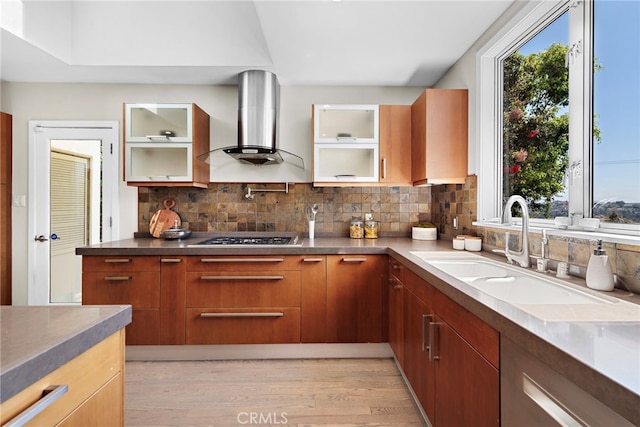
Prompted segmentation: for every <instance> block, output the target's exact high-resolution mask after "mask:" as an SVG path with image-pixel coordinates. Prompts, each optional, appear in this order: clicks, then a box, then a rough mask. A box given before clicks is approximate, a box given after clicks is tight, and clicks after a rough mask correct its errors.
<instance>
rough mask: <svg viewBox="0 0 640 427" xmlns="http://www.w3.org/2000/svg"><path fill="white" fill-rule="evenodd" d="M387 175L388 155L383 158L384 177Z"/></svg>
mask: <svg viewBox="0 0 640 427" xmlns="http://www.w3.org/2000/svg"><path fill="white" fill-rule="evenodd" d="M386 177H387V159H386V157H383V158H382V179H385V178H386Z"/></svg>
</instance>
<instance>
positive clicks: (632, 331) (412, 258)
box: [76, 233, 640, 425]
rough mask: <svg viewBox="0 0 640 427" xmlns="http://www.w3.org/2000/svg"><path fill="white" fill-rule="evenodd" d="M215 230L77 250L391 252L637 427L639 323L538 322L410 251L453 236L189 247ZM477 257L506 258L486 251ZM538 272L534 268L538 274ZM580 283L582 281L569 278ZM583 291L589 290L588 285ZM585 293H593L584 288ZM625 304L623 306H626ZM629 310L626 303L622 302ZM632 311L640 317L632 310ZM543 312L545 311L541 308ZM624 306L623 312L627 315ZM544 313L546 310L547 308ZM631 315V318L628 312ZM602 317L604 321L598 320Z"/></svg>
mask: <svg viewBox="0 0 640 427" xmlns="http://www.w3.org/2000/svg"><path fill="white" fill-rule="evenodd" d="M211 235H213V234H212V233H194V235H193V236H192V237H191V238H189V239H187V240H184V241H166V240H162V239H153V238H135V239H133V238H132V239H126V240H121V241H116V242H110V243H104V244H101V245H94V246H88V247H83V248H78V249H77V250H76V253H77V254H78V255H101V256H105V255H106V256H109V255H111V256H117V255H124V256H126V255H131V256H133V255H156V256H160V255H173V256H176V255H306V254H316V255H317V254H326V255H330V254H345V255H346V254H389V255H392V256H393V257H394V258H396V259H397V260H398V261H400V262H401V263H402V264H403V265H405V267H407V268H408V269H410V270H411V271H413V272H414V273H416V274H417V275H418V276H420V277H422V278H423V279H425V280H426V281H428V282H429V283H431V284H432V285H433V286H434V287H435V288H436V289H438V290H439V291H441V292H443V293H444V294H446V295H447V296H449V297H450V298H451V299H453V300H454V301H456V302H458V303H459V304H460V305H462V306H464V307H465V308H466V309H467V310H469V311H470V312H472V313H474V314H475V315H476V316H478V317H479V318H481V319H482V320H483V321H485V322H487V323H488V324H489V325H491V326H492V327H494V328H495V329H497V330H498V331H499V332H500V333H501V335H502V336H505V337H508V338H509V339H511V340H512V341H514V342H516V343H517V344H519V345H520V346H522V347H523V348H525V349H526V350H527V351H529V352H530V353H532V354H533V355H535V356H536V357H538V358H539V359H540V360H542V361H543V362H545V363H546V364H548V365H549V366H551V367H552V368H554V369H556V370H557V371H558V372H559V373H561V374H562V375H564V376H566V377H567V378H568V379H570V380H571V381H573V382H574V383H576V384H577V385H579V386H580V387H582V388H583V389H585V390H586V391H587V392H589V393H590V394H592V395H593V396H595V397H596V398H598V399H599V400H600V401H602V402H603V403H605V404H607V405H608V406H610V407H611V408H612V409H614V410H615V411H616V412H618V413H620V414H621V415H623V416H625V417H626V418H628V419H629V420H630V421H632V422H633V423H635V424H637V425H640V411H638V410H637V408H638V407H640V321H637V320H632V321H629V320H628V319H622V318H621V319H616V318H615V316H613V318H612V317H611V316H610V315H609V316H605V317H604V318H602V319H600V318H590V317H589V315H585V313H584V312H580V311H575V313H573V314H574V315H575V316H574V317H571V316H569V315H568V314H570V313H571V310H567V307H566V306H558V310H560V311H561V313H559V314H558V316H559V317H557V318H556V319H554V320H553V321H549V320H542V318H539V317H536V316H533V315H531V314H529V313H527V312H526V311H524V310H522V309H520V308H519V307H517V306H515V305H512V304H509V303H507V302H504V301H501V300H499V299H496V298H493V297H491V296H489V295H487V294H484V293H482V292H480V291H478V290H476V289H475V288H473V287H471V286H469V285H467V284H465V283H464V282H462V281H460V280H458V279H456V278H455V277H453V276H450V275H448V274H446V273H444V272H442V271H441V270H438V269H437V268H435V267H433V266H431V265H430V264H428V263H427V262H425V261H424V260H423V259H421V258H420V257H418V256H416V255H414V254H412V252H416V251H419V252H442V251H448V252H453V250H452V249H451V241H446V240H438V241H421V240H412V239H410V238H406V237H397V238H396V237H394V238H379V239H349V238H345V237H316V239H313V240H309V239H303V240H302V242H301V244H300V245H298V246H284V247H282V246H278V247H256V246H251V247H192V246H190V245H192V244H194V243H197V242H199V241H201V240H204V239H205V238H208V237H209V236H211ZM475 254H480V255H482V256H485V257H488V258H492V259H494V260H498V261H500V262H504V258H500V257H497V256H495V255H493V254H491V253H488V252H484V251H483V252H479V253H478V252H477V253H475ZM536 274H537V273H536ZM568 281H569V282H571V283H572V284H574V285H578V286H582V287H585V285H584V280H582V279H579V278H571V279H568ZM585 288H586V287H585ZM588 291H589V292H592V293H593V292H596V293H598V291H593V290H588ZM599 294H601V295H607V296H614V297H617V298H619V299H622V300H624V301H626V302H631V303H634V304H640V295H635V294H630V293H627V292H624V291H621V290H618V289H616V290H614V291H613V292H599ZM626 302H625V304H626ZM626 308H627V309H628V308H629V307H628V306H627V307H626ZM635 308H637V310H638V311H637V314H638V315H637V316H636V313H635V311H634V309H635ZM545 309H547V312H548V310H549V308H547V307H545ZM628 313H629V310H627V314H628ZM547 314H548V313H547ZM627 317H628V316H627ZM631 317H632V318H634V319H635V318H638V319H640V306H638V305H636V306H635V307H633V306H632V308H631ZM603 319H606V320H603Z"/></svg>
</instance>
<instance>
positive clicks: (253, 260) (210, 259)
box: [200, 258, 284, 262]
mask: <svg viewBox="0 0 640 427" xmlns="http://www.w3.org/2000/svg"><path fill="white" fill-rule="evenodd" d="M283 261H284V258H223V259H220V258H201V259H200V262H283Z"/></svg>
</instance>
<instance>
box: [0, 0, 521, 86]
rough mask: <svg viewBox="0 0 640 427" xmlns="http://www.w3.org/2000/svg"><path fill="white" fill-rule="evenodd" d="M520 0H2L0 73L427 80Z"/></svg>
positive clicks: (303, 81) (195, 79) (95, 78)
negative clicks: (252, 73)
mask: <svg viewBox="0 0 640 427" xmlns="http://www.w3.org/2000/svg"><path fill="white" fill-rule="evenodd" d="M512 1H513V0H495V1H489V0H466V1H463V0H440V1H438V0H423V1H419V0H413V1H399V0H396V1H380V0H378V1H366V0H343V1H332V0H297V1H283V0H278V1H271V0H255V1H246V0H235V1H216V0H197V1H187V0H182V1H151V0H141V1H91V0H76V1H31V0H22V1H21V0H0V26H1V27H2V29H1V30H0V37H1V40H0V43H1V44H0V47H1V50H0V60H1V64H0V65H1V66H0V79H2V80H4V81H14V82H92V83H155V84H212V85H218V84H223V85H225V84H236V83H237V75H238V73H240V72H242V71H244V70H248V69H264V70H269V71H272V72H274V73H275V74H276V75H277V76H278V79H279V81H280V84H282V85H290V86H293V85H332V86H342V85H344V86H432V85H433V84H434V83H435V82H436V81H437V80H438V79H439V78H440V77H441V76H442V75H443V74H444V73H445V72H446V71H447V70H448V69H449V68H450V67H451V65H453V64H454V63H455V62H456V61H457V59H458V58H459V57H460V56H461V55H462V54H464V52H465V51H466V50H467V49H468V48H469V47H470V46H471V45H472V44H473V43H474V42H475V41H476V40H477V39H478V38H479V37H480V36H481V35H482V34H483V33H484V31H485V30H486V29H487V28H488V27H489V26H490V25H491V24H492V23H493V22H494V21H495V20H496V19H497V18H498V17H499V16H500V15H501V14H502V13H503V12H504V11H505V9H507V8H508V7H509V5H510V4H511V3H512Z"/></svg>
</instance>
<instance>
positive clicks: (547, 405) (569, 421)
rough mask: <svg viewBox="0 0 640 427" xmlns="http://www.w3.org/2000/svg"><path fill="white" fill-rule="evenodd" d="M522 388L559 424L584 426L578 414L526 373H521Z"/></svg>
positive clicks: (584, 423)
mask: <svg viewBox="0 0 640 427" xmlns="http://www.w3.org/2000/svg"><path fill="white" fill-rule="evenodd" d="M522 390H523V391H524V393H525V394H526V395H527V396H529V398H530V399H531V400H533V401H534V403H535V404H536V405H538V406H539V407H540V408H541V409H542V410H543V411H545V412H546V413H547V414H549V416H550V417H551V418H553V419H554V420H556V421H557V422H558V423H559V424H561V425H565V426H586V425H588V424H587V423H586V422H584V421H583V420H582V419H581V418H580V417H579V416H578V415H576V414H575V413H574V412H573V411H572V410H571V409H569V408H567V407H566V406H565V405H563V404H562V402H560V401H559V400H558V399H556V398H555V397H554V396H553V395H552V394H551V393H549V392H548V391H547V390H545V389H544V388H543V387H541V386H540V384H538V383H537V382H535V381H534V380H533V379H531V377H529V376H528V375H527V374H525V373H523V374H522Z"/></svg>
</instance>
